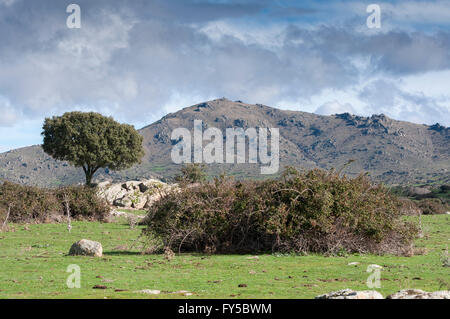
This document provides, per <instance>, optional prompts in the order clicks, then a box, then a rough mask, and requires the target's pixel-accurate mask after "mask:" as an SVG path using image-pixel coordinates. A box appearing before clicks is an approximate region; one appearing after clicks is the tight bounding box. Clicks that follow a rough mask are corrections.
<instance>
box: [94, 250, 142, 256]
mask: <svg viewBox="0 0 450 319" xmlns="http://www.w3.org/2000/svg"><path fill="white" fill-rule="evenodd" d="M103 255H105V256H142V255H143V254H142V253H141V252H140V251H104V252H103Z"/></svg>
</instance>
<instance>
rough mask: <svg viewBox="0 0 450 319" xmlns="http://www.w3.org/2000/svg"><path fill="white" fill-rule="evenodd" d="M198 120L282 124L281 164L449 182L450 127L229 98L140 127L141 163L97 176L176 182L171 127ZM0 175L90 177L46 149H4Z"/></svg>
mask: <svg viewBox="0 0 450 319" xmlns="http://www.w3.org/2000/svg"><path fill="white" fill-rule="evenodd" d="M194 120H202V121H203V125H204V128H207V127H217V128H219V129H221V130H222V131H223V132H224V131H225V129H226V128H227V127H242V128H244V129H245V128H248V127H278V128H279V130H280V167H283V166H286V165H291V166H295V167H299V168H314V167H319V168H326V169H329V168H333V167H335V168H341V167H343V166H344V165H345V163H347V162H348V161H349V160H351V159H352V160H354V162H353V163H352V164H351V165H350V166H348V167H347V168H346V169H345V172H346V173H348V174H350V175H353V174H357V173H359V172H362V171H367V172H369V174H370V176H371V178H372V179H374V180H377V181H384V182H386V183H390V184H397V183H410V184H418V183H435V182H437V183H444V182H446V183H448V182H449V181H450V172H449V168H450V147H449V146H448V145H449V142H450V128H447V127H443V126H440V125H437V124H436V125H433V126H427V125H420V124H413V123H409V122H402V121H396V120H393V119H390V118H388V117H386V116H385V115H373V116H371V117H360V116H354V115H350V114H348V113H346V114H339V115H333V116H320V115H316V114H311V113H306V112H298V111H285V110H279V109H276V108H272V107H269V106H265V105H260V104H257V105H251V104H246V103H242V102H240V101H237V102H232V101H229V100H227V99H218V100H213V101H209V102H205V103H200V104H197V105H194V106H191V107H188V108H185V109H183V110H181V111H178V112H176V113H172V114H168V115H166V116H165V117H163V118H162V119H161V120H159V121H157V122H155V123H153V124H151V125H149V126H146V127H144V128H142V129H141V130H139V132H140V133H141V134H142V135H143V137H144V148H145V150H146V155H145V157H144V159H143V163H142V164H141V165H138V166H136V167H133V168H132V169H129V170H126V171H123V172H119V173H116V172H110V171H108V170H107V169H106V170H102V171H101V172H99V173H98V175H96V177H97V180H105V179H108V180H125V179H126V180H130V179H144V178H145V179H148V178H153V177H156V178H162V179H170V178H171V177H173V175H174V174H175V173H176V171H177V169H178V166H177V165H175V164H173V163H172V160H171V157H170V153H171V149H172V146H173V141H171V139H170V135H171V132H172V130H174V129H176V128H179V127H185V128H189V129H192V128H193V121H194ZM223 171H225V172H227V173H229V174H233V175H236V176H237V177H239V178H261V177H262V176H261V175H260V174H259V165H255V164H253V165H249V164H240V165H232V164H221V165H217V164H215V165H214V166H210V167H209V173H210V174H220V173H221V172H223ZM0 178H1V179H7V180H11V181H14V182H19V183H23V184H32V185H39V186H58V185H66V184H72V183H79V182H83V180H84V178H83V172H82V170H81V169H75V168H73V167H70V166H69V165H68V164H67V163H63V162H58V161H55V160H53V159H51V158H50V157H49V156H47V155H46V154H45V153H44V152H43V151H42V149H41V148H40V146H30V147H26V148H22V149H17V150H13V151H10V152H7V153H3V154H0Z"/></svg>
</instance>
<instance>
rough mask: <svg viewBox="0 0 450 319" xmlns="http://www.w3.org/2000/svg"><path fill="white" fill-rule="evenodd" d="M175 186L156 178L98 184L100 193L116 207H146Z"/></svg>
mask: <svg viewBox="0 0 450 319" xmlns="http://www.w3.org/2000/svg"><path fill="white" fill-rule="evenodd" d="M174 187H175V186H173V185H169V184H166V183H163V182H161V181H159V180H155V179H150V180H145V181H129V182H126V183H119V184H111V183H110V182H103V183H100V184H98V189H99V191H98V194H99V196H100V197H102V198H104V199H105V200H106V201H107V202H108V203H109V204H110V205H112V206H115V207H120V208H133V209H146V208H149V207H150V206H151V205H152V204H153V203H154V202H155V201H157V200H158V199H160V198H161V196H163V195H164V194H166V193H167V192H169V191H171V190H172V189H173V188H174Z"/></svg>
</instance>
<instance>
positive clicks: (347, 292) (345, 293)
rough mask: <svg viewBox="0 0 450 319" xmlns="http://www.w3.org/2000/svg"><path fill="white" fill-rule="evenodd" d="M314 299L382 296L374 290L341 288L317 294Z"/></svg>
mask: <svg viewBox="0 0 450 319" xmlns="http://www.w3.org/2000/svg"><path fill="white" fill-rule="evenodd" d="M316 299H384V298H383V296H382V295H381V294H380V293H379V292H378V291H375V290H363V291H354V290H351V289H343V290H339V291H333V292H330V293H327V294H324V295H320V296H317V297H316Z"/></svg>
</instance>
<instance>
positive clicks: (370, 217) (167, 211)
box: [144, 169, 417, 254]
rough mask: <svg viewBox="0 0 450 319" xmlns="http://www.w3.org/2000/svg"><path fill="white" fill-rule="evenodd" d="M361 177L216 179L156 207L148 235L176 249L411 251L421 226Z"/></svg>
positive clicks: (313, 174) (292, 173)
mask: <svg viewBox="0 0 450 319" xmlns="http://www.w3.org/2000/svg"><path fill="white" fill-rule="evenodd" d="M400 205H401V204H400V203H399V201H398V200H397V199H396V197H394V196H393V195H391V194H389V192H388V190H387V189H386V188H385V187H384V186H381V185H372V184H371V183H370V181H369V180H368V178H367V177H366V176H364V175H361V176H359V177H357V178H355V179H348V178H346V177H340V176H339V174H338V173H335V172H333V171H332V172H326V171H322V170H312V171H310V172H305V173H300V172H298V171H296V170H295V169H288V170H287V171H286V172H285V173H284V174H283V177H282V178H281V179H278V180H265V181H242V182H240V181H235V180H233V179H232V178H228V177H221V178H216V179H215V180H214V181H213V182H208V183H207V182H203V183H201V184H197V185H195V186H190V187H183V188H182V189H181V190H180V191H179V192H173V193H171V194H168V195H167V196H165V197H163V198H162V199H160V200H159V201H158V202H156V203H155V204H154V205H153V206H152V208H151V209H150V211H149V215H148V217H147V219H146V220H147V227H146V228H145V230H144V234H146V235H147V236H149V237H152V238H159V239H160V240H161V242H162V243H163V244H162V245H163V246H164V247H168V248H170V249H172V250H174V251H199V252H208V253H214V252H217V253H255V252H269V251H271V252H275V251H278V252H296V253H308V252H317V253H327V254H336V253H338V252H342V251H346V252H361V253H368V252H371V253H397V254H401V253H407V252H408V251H409V250H410V249H411V242H412V239H413V238H414V236H415V234H416V233H417V228H416V227H415V226H414V225H412V224H410V223H406V222H403V221H402V219H401V213H400V209H399V207H400Z"/></svg>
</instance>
